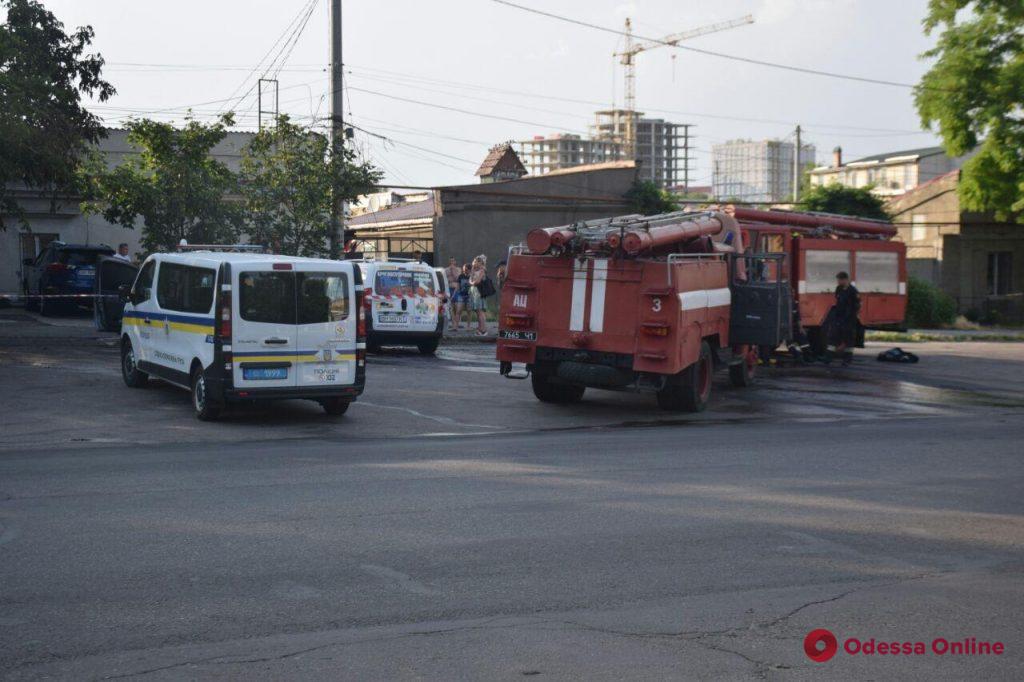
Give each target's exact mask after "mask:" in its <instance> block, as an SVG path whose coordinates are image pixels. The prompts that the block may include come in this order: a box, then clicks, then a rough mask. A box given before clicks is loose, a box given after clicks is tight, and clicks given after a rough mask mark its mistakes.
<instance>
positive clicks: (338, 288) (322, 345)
mask: <svg viewBox="0 0 1024 682" xmlns="http://www.w3.org/2000/svg"><path fill="white" fill-rule="evenodd" d="M352 267H353V266H352V265H351V264H350V263H344V262H340V263H324V262H322V261H321V262H316V261H313V262H309V263H296V264H295V282H296V288H295V291H296V295H297V297H298V306H297V309H298V328H297V331H298V335H297V344H298V346H297V348H298V353H297V354H296V357H297V361H298V364H297V368H296V385H297V386H300V387H301V386H323V387H326V386H343V385H349V384H352V383H354V382H355V376H356V310H355V301H356V296H355V283H354V281H353V272H352Z"/></svg>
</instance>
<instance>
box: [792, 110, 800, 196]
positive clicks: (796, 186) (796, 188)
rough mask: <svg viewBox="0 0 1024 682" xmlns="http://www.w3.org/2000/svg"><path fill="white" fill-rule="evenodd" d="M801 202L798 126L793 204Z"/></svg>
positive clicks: (794, 153)
mask: <svg viewBox="0 0 1024 682" xmlns="http://www.w3.org/2000/svg"><path fill="white" fill-rule="evenodd" d="M799 202H800V124H799V123H798V124H797V126H796V147H795V148H794V149H793V203H794V204H797V203H799Z"/></svg>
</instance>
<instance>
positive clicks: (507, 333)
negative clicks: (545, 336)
mask: <svg viewBox="0 0 1024 682" xmlns="http://www.w3.org/2000/svg"><path fill="white" fill-rule="evenodd" d="M498 336H499V337H500V338H502V339H514V340H516V341H536V340H537V332H532V331H522V330H520V329H502V330H501V331H499V332H498Z"/></svg>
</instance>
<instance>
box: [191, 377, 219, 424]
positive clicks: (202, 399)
mask: <svg viewBox="0 0 1024 682" xmlns="http://www.w3.org/2000/svg"><path fill="white" fill-rule="evenodd" d="M192 409H193V410H195V413H196V418H197V419H199V420H201V421H204V422H207V421H213V420H214V419H216V418H217V417H219V416H220V407H219V406H217V405H214V404H213V403H212V402H211V401H210V395H209V393H208V391H207V386H206V375H205V374H204V372H203V369H202V368H201V367H196V368H195V369H194V370H192Z"/></svg>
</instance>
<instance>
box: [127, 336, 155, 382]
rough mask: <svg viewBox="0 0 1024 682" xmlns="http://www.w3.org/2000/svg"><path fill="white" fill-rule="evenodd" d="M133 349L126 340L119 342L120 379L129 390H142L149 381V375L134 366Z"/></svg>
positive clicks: (130, 343) (136, 365)
mask: <svg viewBox="0 0 1024 682" xmlns="http://www.w3.org/2000/svg"><path fill="white" fill-rule="evenodd" d="M136 363H137V361H136V358H135V349H134V348H132V342H131V341H129V340H128V339H127V338H126V339H125V340H124V341H122V342H121V378H122V379H124V383H125V385H126V386H128V387H130V388H142V387H143V386H145V385H146V382H147V381H149V375H148V374H146V373H145V372H143V371H142V370H141V369H139V366H138V364H136Z"/></svg>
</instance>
